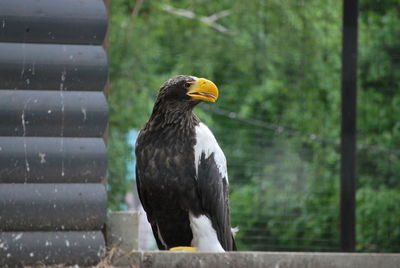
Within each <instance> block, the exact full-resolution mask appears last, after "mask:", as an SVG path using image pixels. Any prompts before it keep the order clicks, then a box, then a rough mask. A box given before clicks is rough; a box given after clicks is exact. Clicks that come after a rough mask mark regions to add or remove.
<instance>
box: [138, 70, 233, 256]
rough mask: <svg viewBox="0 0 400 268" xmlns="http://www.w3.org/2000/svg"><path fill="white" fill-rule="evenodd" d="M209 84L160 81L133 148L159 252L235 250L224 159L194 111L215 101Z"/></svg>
mask: <svg viewBox="0 0 400 268" xmlns="http://www.w3.org/2000/svg"><path fill="white" fill-rule="evenodd" d="M217 99H218V88H217V86H216V85H215V84H214V83H213V82H212V81H210V80H207V79H205V78H198V77H195V76H189V75H178V76H175V77H173V78H171V79H169V80H168V81H167V82H165V83H164V84H163V85H162V86H161V88H160V90H159V92H158V94H157V98H156V101H155V104H154V107H153V111H152V114H151V116H150V119H149V121H148V122H147V123H146V124H145V125H144V127H143V128H142V129H141V130H140V132H139V135H138V138H137V141H136V146H135V154H136V161H137V162H136V183H137V189H138V193H139V198H140V201H141V203H142V205H143V208H144V210H145V211H146V213H147V219H148V221H149V223H150V225H151V228H152V230H153V234H154V237H155V239H156V242H157V246H158V248H159V249H160V250H176V249H180V248H186V249H187V250H188V251H194V250H197V251H208V252H224V251H234V250H236V245H235V240H234V238H233V231H232V229H231V222H230V212H229V201H228V186H229V182H228V174H227V166H226V158H225V155H224V153H223V152H222V150H221V148H220V146H219V145H218V143H217V141H216V139H215V137H214V135H213V134H212V132H211V131H210V129H209V128H208V127H207V126H206V125H205V124H204V123H202V122H201V121H200V120H199V118H198V117H197V116H196V115H195V114H194V113H193V108H194V107H195V106H196V105H197V104H199V103H200V102H201V101H208V102H215V101H216V100H217Z"/></svg>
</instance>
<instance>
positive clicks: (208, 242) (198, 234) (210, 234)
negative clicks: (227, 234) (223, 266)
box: [189, 212, 225, 252]
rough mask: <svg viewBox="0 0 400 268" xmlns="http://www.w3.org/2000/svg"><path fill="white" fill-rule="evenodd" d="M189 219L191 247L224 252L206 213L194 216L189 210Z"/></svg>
mask: <svg viewBox="0 0 400 268" xmlns="http://www.w3.org/2000/svg"><path fill="white" fill-rule="evenodd" d="M189 220H190V228H191V229H192V233H193V240H192V247H195V248H196V249H197V251H207V252H225V250H224V249H223V248H222V246H221V243H220V242H219V240H218V237H217V232H216V231H215V229H214V228H213V227H212V224H211V221H210V219H209V218H208V217H207V216H206V215H200V216H199V217H196V216H194V215H193V214H192V213H191V212H189Z"/></svg>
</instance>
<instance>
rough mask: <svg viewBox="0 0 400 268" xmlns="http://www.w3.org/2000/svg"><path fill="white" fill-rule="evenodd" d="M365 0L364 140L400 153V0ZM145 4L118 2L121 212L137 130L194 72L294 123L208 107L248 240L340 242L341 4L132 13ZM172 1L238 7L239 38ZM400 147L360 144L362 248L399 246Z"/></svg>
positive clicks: (116, 203) (153, 6)
mask: <svg viewBox="0 0 400 268" xmlns="http://www.w3.org/2000/svg"><path fill="white" fill-rule="evenodd" d="M360 2H361V3H360V10H361V12H360V21H359V25H360V38H359V46H360V51H359V99H358V114H359V122H358V128H359V131H360V132H359V142H360V144H361V145H378V146H379V147H383V148H387V149H396V148H399V147H400V123H399V121H398V118H400V92H399V91H398V89H399V88H400V66H399V64H400V62H399V61H398V57H397V58H396V57H394V56H393V55H397V54H398V51H399V49H400V16H399V15H400V14H399V12H400V8H398V7H399V6H398V3H397V1H394V0H385V1H379V3H378V2H377V1H374V0H362V1H360ZM135 4H136V3H135V1H128V0H115V1H112V2H111V13H110V14H111V15H110V31H109V43H110V49H109V58H110V96H109V102H110V136H109V137H110V138H109V162H110V163H109V167H110V168H109V193H110V194H109V200H110V206H111V208H112V209H119V208H121V205H122V204H123V203H124V202H125V201H124V195H125V193H126V192H127V191H129V189H130V188H131V187H132V182H131V181H130V180H128V179H127V176H126V174H127V167H126V163H127V160H128V159H130V155H131V153H132V148H130V147H129V146H128V145H127V142H126V133H127V132H128V131H129V130H130V129H131V128H136V129H139V128H141V127H142V126H143V124H144V123H145V122H146V120H147V119H148V117H149V114H150V112H151V109H152V106H153V102H154V97H155V94H156V92H157V89H158V88H159V86H160V85H161V84H162V83H163V82H164V81H165V80H167V79H168V78H169V77H171V76H173V75H177V74H192V75H196V76H201V77H207V78H209V79H211V80H213V81H214V82H216V84H217V85H218V86H219V89H220V95H221V97H220V99H219V101H218V103H217V104H214V105H213V106H217V107H219V108H222V109H225V110H228V111H233V112H236V113H237V115H238V116H241V117H243V118H248V119H251V120H253V121H254V120H260V121H262V122H267V123H270V124H275V125H280V126H284V127H287V129H288V130H289V131H286V132H285V131H283V132H281V133H279V132H274V131H271V130H267V129H266V128H263V127H262V126H257V124H256V125H254V124H253V125H252V124H248V123H246V122H242V121H240V120H237V119H229V118H228V117H226V116H220V115H217V114H214V113H211V112H210V111H211V106H208V105H200V106H199V107H198V108H197V109H196V113H197V114H198V115H199V116H200V118H201V119H202V120H203V121H205V122H206V123H207V124H208V125H209V126H210V127H211V128H212V129H213V132H214V133H215V135H216V137H217V139H218V140H219V142H220V144H221V147H222V148H223V150H224V151H225V154H226V155H227V158H228V163H229V167H228V168H229V174H230V181H231V191H232V194H231V207H232V216H233V223H234V225H239V227H240V232H239V233H238V237H237V241H238V245H239V248H240V249H243V250H250V249H251V250H319V251H332V250H333V251H336V250H339V219H338V217H339V173H340V172H339V159H340V155H339V153H338V146H337V145H335V144H338V142H339V134H340V121H339V120H340V68H341V66H340V65H341V58H340V56H341V27H342V25H341V19H342V16H341V15H342V14H341V11H342V8H341V1H322V0H309V1H295V0H285V1H281V0H269V1H264V0H251V1H228V0H221V1H210V0H195V1H189V0H179V1H170V0H160V1H144V2H143V4H142V6H141V8H140V12H139V14H138V15H137V16H132V12H133V10H134V8H135ZM165 5H171V6H173V7H176V8H181V9H185V10H191V11H194V12H195V13H196V14H197V15H199V16H210V15H212V14H215V13H217V12H220V11H223V10H229V12H230V14H229V15H228V16H226V17H223V18H221V19H219V20H217V23H220V24H221V25H223V26H224V27H226V28H227V29H229V31H230V32H231V33H232V34H223V33H221V32H218V31H216V30H215V29H213V28H212V27H210V26H209V25H207V24H206V23H204V22H201V21H199V20H193V19H188V18H184V17H182V16H178V15H174V14H170V13H168V12H166V11H164V10H163V7H165ZM396 7H397V8H396ZM292 130H295V131H292ZM291 131H292V132H291ZM288 133H289V134H288ZM293 133H294V134H293ZM309 137H323V138H324V140H328V141H330V142H328V143H325V142H321V140H318V139H315V138H309ZM399 155H400V154H399V153H398V152H397V153H396V152H388V150H376V148H375V147H371V146H370V147H367V148H365V147H363V146H360V150H359V152H358V156H357V157H358V174H359V176H358V180H359V185H358V186H359V189H358V193H357V219H358V223H357V228H358V229H357V231H358V233H357V235H358V237H357V248H358V250H360V251H399V247H398V241H399V238H400V237H399V232H400V230H399V227H398V226H400V224H399V222H398V219H399V218H400V217H399V215H398V213H399V207H398V205H397V204H398V203H399V201H400V200H398V199H399V198H400V197H399V196H400V181H399V179H398V174H400V165H399ZM389 234H390V235H389Z"/></svg>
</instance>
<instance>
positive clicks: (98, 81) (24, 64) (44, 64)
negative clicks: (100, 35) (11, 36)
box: [0, 2, 108, 91]
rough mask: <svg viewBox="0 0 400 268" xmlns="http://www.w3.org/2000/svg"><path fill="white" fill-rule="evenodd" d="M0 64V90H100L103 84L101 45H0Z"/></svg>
mask: <svg viewBox="0 0 400 268" xmlns="http://www.w3.org/2000/svg"><path fill="white" fill-rule="evenodd" d="M0 9H1V2H0ZM0 20H1V19H0ZM0 63H1V64H0V88H1V89H33V90H58V91H66V90H68V91H69V90H82V91H93V90H96V91H102V90H103V88H104V85H105V83H106V81H107V72H108V70H107V56H106V53H105V51H104V49H103V47H101V46H86V45H50V44H22V43H0Z"/></svg>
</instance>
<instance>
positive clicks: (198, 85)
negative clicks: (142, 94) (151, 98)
mask: <svg viewBox="0 0 400 268" xmlns="http://www.w3.org/2000/svg"><path fill="white" fill-rule="evenodd" d="M157 99H158V100H159V101H172V102H174V103H186V104H191V105H190V106H194V105H196V104H198V103H199V102H200V101H209V102H215V101H216V100H217V99H218V88H217V86H216V85H215V84H214V83H213V82H212V81H210V80H207V79H205V78H198V77H195V76H190V75H177V76H175V77H173V78H171V79H169V80H168V81H167V82H165V83H164V85H162V87H161V88H160V91H159V92H158V96H157Z"/></svg>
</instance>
